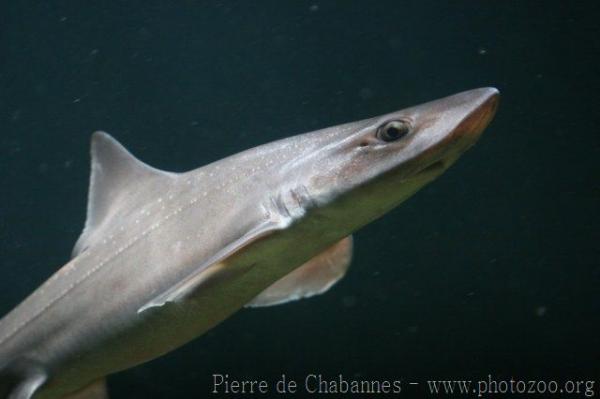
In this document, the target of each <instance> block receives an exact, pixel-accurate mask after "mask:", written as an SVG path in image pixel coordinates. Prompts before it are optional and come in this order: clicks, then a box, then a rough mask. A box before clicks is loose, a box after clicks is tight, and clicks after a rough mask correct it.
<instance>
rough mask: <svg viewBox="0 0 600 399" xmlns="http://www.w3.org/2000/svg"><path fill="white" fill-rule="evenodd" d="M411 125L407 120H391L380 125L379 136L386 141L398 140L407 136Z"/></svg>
mask: <svg viewBox="0 0 600 399" xmlns="http://www.w3.org/2000/svg"><path fill="white" fill-rule="evenodd" d="M409 131H410V125H409V124H408V123H407V122H405V121H390V122H386V123H384V124H383V125H381V126H379V128H378V129H377V138H378V139H380V140H383V141H386V142H390V141H396V140H399V139H401V138H402V137H404V136H406V135H407V134H408V132H409Z"/></svg>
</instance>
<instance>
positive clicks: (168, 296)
mask: <svg viewBox="0 0 600 399" xmlns="http://www.w3.org/2000/svg"><path fill="white" fill-rule="evenodd" d="M282 227H285V225H283V224H282V223H280V222H278V221H271V220H267V221H265V222H264V223H262V224H260V225H258V226H256V227H255V228H254V229H252V230H251V231H249V232H248V233H246V234H245V235H244V236H243V237H241V238H240V239H238V240H236V241H234V242H232V243H231V244H229V245H227V246H226V247H225V248H223V249H222V250H221V251H219V252H217V253H216V254H215V255H214V256H212V257H211V258H209V259H208V260H206V261H205V262H203V263H202V264H200V265H199V266H198V267H196V269H195V270H194V271H193V272H192V273H191V274H190V275H188V276H187V277H186V278H185V279H183V280H181V281H179V282H178V283H177V284H175V285H173V286H172V287H170V288H168V289H167V290H165V291H164V292H162V293H161V294H159V295H157V296H156V297H154V298H153V299H152V300H150V301H149V302H147V303H146V304H145V305H143V306H142V307H140V308H139V309H138V311H137V313H138V314H139V313H142V312H144V311H146V310H148V309H150V308H155V307H160V306H163V305H164V304H166V303H167V302H177V301H180V300H182V299H185V298H186V297H189V296H190V295H192V294H193V293H194V292H198V290H199V289H202V287H205V286H207V285H209V284H213V283H215V282H217V281H221V280H222V279H224V278H228V277H232V275H233V274H236V273H245V272H246V271H248V270H249V269H250V268H251V267H252V266H254V265H248V267H247V268H246V269H243V270H242V269H237V270H231V268H229V267H228V265H227V262H226V259H227V258H229V257H231V256H232V255H234V254H235V253H237V252H239V251H241V250H243V249H244V248H246V247H247V246H248V245H250V244H252V243H253V242H255V241H257V240H259V239H261V238H264V237H267V236H268V235H270V234H271V233H273V232H275V231H277V230H280V229H281V228H282Z"/></svg>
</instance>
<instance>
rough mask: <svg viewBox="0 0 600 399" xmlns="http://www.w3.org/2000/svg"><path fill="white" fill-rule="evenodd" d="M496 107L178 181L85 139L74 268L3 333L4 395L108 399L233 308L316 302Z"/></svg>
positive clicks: (357, 132) (424, 117)
mask: <svg viewBox="0 0 600 399" xmlns="http://www.w3.org/2000/svg"><path fill="white" fill-rule="evenodd" d="M498 101H499V92H498V90H497V89H495V88H491V87H486V88H479V89H474V90H469V91H465V92H461V93H458V94H455V95H452V96H449V97H445V98H442V99H438V100H435V101H431V102H427V103H424V104H421V105H417V106H413V107H410V108H406V109H403V110H400V111H395V112H392V113H388V114H385V115H382V116H377V117H373V118H370V119H366V120H361V121H357V122H352V123H346V124H343V125H339V126H334V127H330V128H325V129H321V130H317V131H314V132H310V133H305V134H300V135H297V136H293V137H289V138H285V139H281V140H278V141H274V142H271V143H268V144H264V145H261V146H258V147H255V148H252V149H249V150H246V151H243V152H241V153H238V154H235V155H232V156H229V157H227V158H224V159H221V160H219V161H216V162H214V163H211V164H209V165H206V166H203V167H200V168H198V169H195V170H192V171H189V172H185V173H172V172H167V171H162V170H158V169H155V168H153V167H151V166H149V165H147V164H145V163H143V162H142V161H140V160H138V159H137V158H135V157H134V156H133V155H132V154H131V153H130V152H128V151H127V150H126V149H125V148H124V147H123V146H122V145H121V144H119V143H118V142H117V141H116V140H115V139H114V138H113V137H111V136H110V135H108V134H107V133H104V132H96V133H94V134H93V135H92V139H91V177H90V184H89V194H88V196H89V197H88V206H87V219H86V222H85V227H84V229H83V232H82V233H81V236H80V238H79V239H78V241H77V243H76V244H75V247H74V249H73V253H72V256H71V260H70V261H69V262H68V263H66V264H65V265H64V266H63V267H62V268H60V269H59V270H58V271H57V272H56V273H55V274H53V275H52V276H51V277H50V278H49V279H48V280H47V281H46V282H44V283H43V284H42V285H41V286H40V287H39V288H37V289H36V290H35V291H34V292H33V293H32V294H30V295H29V296H28V297H27V298H26V299H25V300H24V301H23V302H21V303H20V304H19V305H18V306H17V307H16V308H14V309H13V310H12V311H11V312H9V313H8V314H7V315H6V316H5V317H4V318H2V319H1V320H0V398H9V399H30V398H36V399H59V398H60V399H66V398H68V399H75V398H78V399H84V398H85V399H91V398H107V397H108V393H107V389H106V385H105V379H106V377H107V376H108V375H110V374H112V373H115V372H118V371H120V370H124V369H127V368H130V367H134V366H136V365H139V364H141V363H144V362H147V361H149V360H151V359H154V358H156V357H159V356H161V355H163V354H165V353H167V352H169V351H171V350H174V349H176V348H178V347H180V346H182V345H183V344H185V343H186V342H188V341H190V340H192V339H194V338H196V337H199V336H201V335H202V334H203V333H205V332H206V331H208V330H209V329H211V328H212V327H214V326H215V325H217V324H218V323H220V322H222V321H223V320H225V319H227V318H228V317H229V316H231V315H232V314H234V313H235V312H236V311H238V310H239V309H241V308H244V307H264V306H271V305H277V304H283V303H286V302H289V301H293V300H298V299H301V298H307V297H311V296H314V295H318V294H322V293H324V292H326V291H327V290H329V289H330V288H331V287H332V286H333V285H334V284H335V283H336V282H337V281H339V280H340V279H341V278H342V277H343V276H344V275H345V274H346V272H347V270H348V267H349V265H350V262H351V258H352V247H353V242H352V233H353V232H354V231H356V230H357V229H359V228H360V227H362V226H364V225H365V224H367V223H369V222H371V221H373V220H375V219H377V218H379V217H381V216H382V215H384V214H385V213H386V212H388V211H390V210H391V209H393V208H395V207H396V206H398V205H399V204H401V203H402V202H403V201H405V200H406V199H407V198H409V197H410V196H411V195H413V194H414V193H415V192H417V191H418V190H419V189H420V188H421V187H423V186H425V185H426V184H427V183H429V182H431V181H432V180H434V179H435V178H437V177H438V176H440V175H441V174H442V173H444V171H446V170H447V169H448V168H449V167H450V166H451V165H452V164H453V163H454V162H455V161H456V160H457V159H458V158H459V157H460V156H461V155H462V154H463V153H464V152H465V151H466V150H467V149H468V148H470V147H471V146H472V145H473V144H474V143H475V142H476V141H477V139H478V138H479V136H480V135H481V133H482V131H483V130H484V129H485V127H486V126H487V125H488V124H489V122H490V121H491V119H492V118H493V116H494V114H495V111H496V109H497V105H498Z"/></svg>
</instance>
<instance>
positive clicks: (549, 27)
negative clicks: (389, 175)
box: [0, 0, 600, 399]
mask: <svg viewBox="0 0 600 399" xmlns="http://www.w3.org/2000/svg"><path fill="white" fill-rule="evenodd" d="M92 3H94V4H92ZM175 4H176V5H175ZM542 4H543V6H542ZM592 4H593V3H591V2H590V3H589V4H588V3H585V2H576V3H575V2H543V3H540V2H533V1H532V2H517V1H505V2H493V3H492V2H485V3H483V2H475V1H473V2H468V1H459V2H441V1H440V2H437V1H435V2H403V1H370V2H367V1H363V2H359V1H345V2H341V1H340V2H333V1H319V0H316V1H309V2H304V1H286V2H284V1H271V2H268V1H258V2H251V1H236V2H194V1H180V2H172V5H169V4H167V2H154V1H151V2H145V1H144V2H142V1H131V2H121V1H115V2H111V3H110V4H109V5H98V4H96V2H70V3H69V2H34V1H19V2H17V1H7V2H4V3H3V5H2V6H0V8H1V12H0V187H1V188H0V189H1V202H0V314H4V313H6V312H8V311H9V310H10V309H11V308H12V307H13V306H15V305H16V304H17V303H18V302H19V301H20V300H22V299H23V298H24V297H25V296H26V295H27V294H29V293H30V292H31V291H32V290H34V289H35V288H36V287H37V286H38V285H39V284H40V283H42V282H43V281H44V280H45V279H46V278H48V277H49V276H50V275H51V274H52V273H53V272H54V271H55V270H56V269H57V268H58V267H59V266H61V265H62V264H64V263H65V262H66V261H67V260H68V257H69V253H70V251H71V248H72V246H73V244H74V243H75V240H76V239H77V237H78V235H79V232H80V230H81V228H82V226H83V223H84V219H85V209H86V198H87V184H88V182H87V179H88V172H89V170H88V163H89V159H88V146H89V137H90V134H91V132H92V131H94V130H97V129H102V130H106V131H108V132H110V133H111V134H113V135H114V136H115V137H116V138H117V139H119V140H120V141H121V142H122V143H123V144H124V145H125V146H126V147H128V148H129V149H130V150H131V151H132V152H133V153H134V154H136V155H137V156H139V157H140V158H141V159H143V160H144V161H146V162H148V163H149V164H151V165H153V166H155V167H158V168H162V169H167V170H174V171H184V170H188V169H192V168H196V167H198V166H200V165H202V164H205V163H208V162H211V161H214V160H217V159H220V158H222V157H224V156H227V155H230V154H233V153H236V152H238V151H241V150H244V149H246V148H250V147H253V146H256V145H258V144H262V143H265V142H268V141H271V140H274V139H278V138H282V137H286V136H289V135H293V134H297V133H302V132H305V131H310V130H314V129H317V128H320V127H325V126H330V125H335V124H339V123H343V122H347V121H352V120H357V119H363V118H366V117H370V116H374V115H379V114H383V113H386V112H390V111H393V110H396V109H400V108H403V107H405V106H410V105H414V104H417V103H420V102H423V101H427V100H431V99H435V98H438V97H442V96H445V95H448V94H452V93H454V92H458V91H462V90H466V89H470V88H475V87H480V86H490V85H491V86H496V87H498V88H499V89H500V91H501V93H502V100H501V105H500V109H499V112H498V114H497V116H496V119H495V120H494V121H493V123H492V124H491V126H490V127H489V128H488V129H487V131H486V133H485V134H484V136H483V137H482V139H481V140H480V142H479V143H478V144H477V145H476V146H475V147H474V148H473V149H472V150H471V151H470V152H469V153H468V154H466V155H465V156H464V157H463V158H462V159H461V160H460V161H459V162H458V163H457V164H456V165H455V166H454V167H452V168H451V169H450V170H449V171H448V172H447V173H446V174H445V175H444V176H442V177H441V178H440V179H439V180H438V181H436V182H434V183H433V184H432V185H430V186H428V187H426V188H425V189H423V190H422V191H421V192H420V193H418V194H417V195H416V196H414V197H413V198H412V199H410V200H409V201H408V202H406V203H405V204H404V205H402V206H401V207H399V208H398V209H397V210H395V211H393V212H391V213H390V214H389V215H387V216H386V217H384V218H383V219H381V220H379V221H377V222H375V223H373V224H371V225H369V226H367V227H366V228H364V229H363V230H361V231H359V232H357V234H356V235H355V244H356V250H355V259H354V263H353V265H352V267H351V272H350V273H349V274H348V276H347V277H346V278H345V279H344V280H343V281H342V282H340V283H339V284H338V285H337V286H336V287H334V288H333V289H332V290H331V291H330V292H328V293H327V294H326V295H323V296H321V297H319V298H314V299H310V300H304V301H300V302H297V303H293V304H289V305H286V306H280V307H273V308H268V309H260V310H244V311H241V312H239V313H238V314H236V315H235V316H234V317H232V318H231V319H229V320H227V321H226V322H225V323H223V324H222V325H220V326H219V327H217V328H215V329H214V330H213V331H211V332H210V333H209V334H207V335H205V336H203V337H201V338H199V339H197V340H195V341H194V342H192V343H190V344H188V345H187V346H185V347H184V348H182V349H179V350H178V351H175V352H173V353H171V354H169V355H167V356H165V357H163V358H161V359H159V360H157V361H154V362H151V363H149V364H147V365H144V366H142V367H138V368H135V369H132V370H129V371H126V372H123V373H120V374H118V375H116V376H114V378H111V379H110V383H109V387H110V390H111V393H112V397H113V398H117V399H118V398H172V397H181V398H184V397H185V398H187V397H197V398H200V397H206V396H209V393H210V390H211V389H212V385H211V375H212V374H213V373H223V374H225V373H227V374H229V375H231V376H232V377H234V378H237V379H243V378H251V379H266V380H267V381H269V382H274V381H276V380H277V378H278V377H280V375H281V374H282V373H286V374H287V375H288V376H291V377H293V378H296V379H298V380H299V381H302V380H303V378H304V377H305V376H306V375H307V374H309V373H317V374H318V373H321V374H323V375H324V376H327V377H335V376H336V375H338V374H340V373H342V374H343V375H344V376H346V377H347V378H349V379H351V378H363V379H379V380H382V379H392V380H393V379H400V380H402V381H404V382H403V383H407V382H408V381H415V382H420V383H421V384H424V383H425V381H426V380H431V379H474V380H479V379H486V378H487V376H488V375H489V374H491V375H492V376H493V377H494V378H497V379H509V378H510V377H515V378H520V379H526V380H528V379H540V378H546V379H548V378H556V379H558V380H559V381H563V380H587V379H590V378H597V376H598V374H597V373H598V372H599V371H600V367H599V365H600V339H599V335H600V328H599V325H600V317H599V315H600V293H599V288H598V287H600V266H599V263H600V262H599V251H598V242H600V236H599V232H598V225H599V224H598V213H599V207H598V205H599V199H600V187H599V175H600V174H599V159H600V158H599V157H600V151H599V150H600V139H599V135H598V133H599V132H598V122H599V121H598V119H599V118H598V105H599V102H598V89H599V84H598V83H599V80H598V61H599V60H598V51H599V50H600V49H599V37H600V32H599V29H598V23H597V20H598V16H599V8H598V6H592ZM597 388H598V387H597V386H596V395H598V393H597V391H598V389H597ZM403 389H405V391H403V393H404V394H407V392H413V393H414V392H420V394H421V395H422V396H425V392H426V391H425V389H424V387H423V385H422V386H421V387H408V386H406V385H404V386H403ZM411 390H412V391H411ZM213 396H214V395H213ZM296 397H300V395H296Z"/></svg>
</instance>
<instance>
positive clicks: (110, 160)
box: [72, 132, 176, 257]
mask: <svg viewBox="0 0 600 399" xmlns="http://www.w3.org/2000/svg"><path fill="white" fill-rule="evenodd" d="M91 158H92V159H91V175H90V186H89V192H88V204H87V219H86V221H85V228H84V229H83V233H82V234H81V236H80V237H79V240H77V243H76V244H75V248H74V249H73V254H72V256H73V257H75V256H76V255H78V254H79V253H81V252H82V251H83V250H84V249H85V248H86V247H87V246H88V245H89V242H88V241H89V238H90V237H92V236H93V233H94V230H96V229H97V228H98V227H99V226H101V225H102V224H103V223H104V222H105V221H106V220H107V219H109V218H110V217H111V215H112V214H114V213H115V212H116V211H118V207H115V206H114V204H115V203H116V202H117V201H120V200H122V199H123V197H124V196H131V195H134V194H135V192H136V189H137V188H138V187H139V184H140V183H141V182H143V181H145V180H147V179H152V178H165V179H168V178H172V177H173V176H176V174H175V173H169V172H164V171H162V170H159V169H155V168H153V167H151V166H149V165H147V164H145V163H143V162H142V161H140V160H139V159H137V158H136V157H134V156H133V155H131V153H130V152H129V151H127V150H126V149H125V147H123V146H122V145H121V144H120V143H119V142H118V141H117V140H115V139H114V138H113V137H112V136H111V135H109V134H108V133H105V132H95V133H94V134H93V135H92V145H91Z"/></svg>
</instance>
